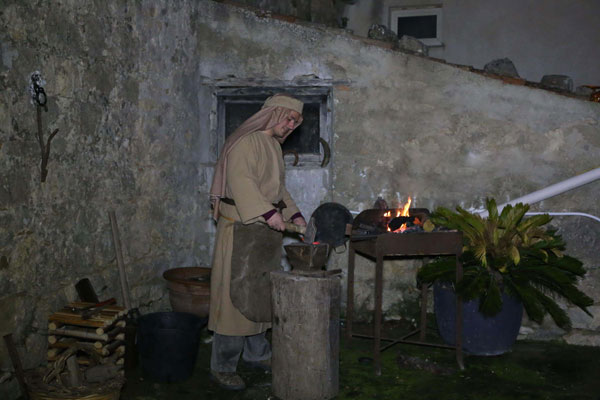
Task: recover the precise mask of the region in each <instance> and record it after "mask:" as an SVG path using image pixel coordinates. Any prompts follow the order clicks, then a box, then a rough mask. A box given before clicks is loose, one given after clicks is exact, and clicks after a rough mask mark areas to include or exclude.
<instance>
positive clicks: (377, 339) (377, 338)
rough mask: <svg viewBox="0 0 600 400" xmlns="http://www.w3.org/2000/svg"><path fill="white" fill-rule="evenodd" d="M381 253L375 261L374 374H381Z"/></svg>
mask: <svg viewBox="0 0 600 400" xmlns="http://www.w3.org/2000/svg"><path fill="white" fill-rule="evenodd" d="M382 300H383V254H381V253H380V252H379V251H378V252H377V261H376V263H375V320H374V321H373V322H374V332H373V337H374V342H373V360H374V365H375V375H377V376H379V375H381V351H380V348H381V307H382V303H383V301H382Z"/></svg>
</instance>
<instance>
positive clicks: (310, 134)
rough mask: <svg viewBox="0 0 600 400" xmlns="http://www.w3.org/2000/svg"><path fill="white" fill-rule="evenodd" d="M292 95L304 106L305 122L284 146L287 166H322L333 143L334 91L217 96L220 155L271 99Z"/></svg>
mask: <svg viewBox="0 0 600 400" xmlns="http://www.w3.org/2000/svg"><path fill="white" fill-rule="evenodd" d="M275 93H289V94H291V95H293V96H294V97H296V98H298V99H299V100H301V101H302V102H304V109H303V112H302V116H303V119H304V120H303V122H302V124H301V125H300V126H299V127H298V128H296V130H295V131H294V133H292V134H291V135H290V136H289V137H288V138H287V139H286V141H285V142H284V143H283V145H282V146H281V149H282V151H283V152H284V154H289V155H290V157H289V158H288V157H287V156H286V157H285V160H286V164H289V165H293V164H296V157H295V156H296V155H297V156H298V160H297V162H298V164H297V165H298V166H310V165H319V164H320V163H321V160H322V159H323V157H324V156H325V154H324V153H326V149H324V146H327V143H323V142H324V141H325V142H329V141H330V135H329V131H330V127H331V112H330V107H329V106H328V104H329V101H330V94H331V90H330V88H327V87H298V88H293V87H278V88H273V87H269V88H265V87H262V88H261V87H250V88H248V87H247V88H223V89H221V90H219V91H218V92H217V100H218V102H217V115H218V127H219V128H218V130H219V152H220V149H221V146H222V145H223V142H224V140H225V139H226V138H227V136H229V135H230V134H231V133H232V132H233V131H234V130H235V129H236V128H237V127H238V126H240V125H241V124H242V123H243V122H244V121H245V120H246V119H248V118H249V117H250V116H252V115H253V114H254V113H256V112H257V111H258V110H260V108H261V107H262V105H263V103H264V102H265V100H266V99H267V97H269V96H271V95H273V94H275Z"/></svg>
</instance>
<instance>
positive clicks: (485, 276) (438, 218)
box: [418, 199, 593, 329]
mask: <svg viewBox="0 0 600 400" xmlns="http://www.w3.org/2000/svg"><path fill="white" fill-rule="evenodd" d="M486 208H487V210H488V212H489V216H488V217H487V218H483V217H481V216H480V215H479V214H472V213H470V212H468V211H466V210H464V209H462V208H461V207H457V208H456V210H457V212H453V211H451V210H449V209H447V208H443V207H440V208H438V209H437V210H436V211H435V212H434V213H433V215H432V216H431V218H430V219H431V221H432V222H433V223H434V224H435V225H437V226H443V227H446V228H450V229H456V230H459V231H462V232H463V238H464V247H463V255H462V258H461V260H462V262H463V271H464V275H463V279H462V280H461V281H460V282H459V284H458V285H456V264H455V260H454V259H453V258H449V257H442V258H439V259H436V260H435V261H433V262H431V263H429V264H427V265H425V266H423V267H422V268H421V269H420V271H419V273H418V280H419V281H420V282H423V283H433V282H435V281H441V282H451V283H453V284H454V285H455V290H456V291H457V292H458V293H459V294H461V295H462V297H463V299H464V300H472V299H477V298H479V299H480V303H479V304H480V306H479V307H480V308H479V310H480V311H481V312H482V313H483V314H484V315H488V316H491V315H495V314H496V313H498V312H499V311H500V310H501V308H502V293H503V292H506V293H508V294H509V295H512V296H514V297H516V298H518V299H520V300H521V302H522V303H523V307H524V309H525V311H526V312H527V315H528V316H529V318H530V319H532V320H534V321H536V322H538V323H541V322H542V320H543V318H544V315H545V314H546V313H548V314H550V316H551V317H552V319H553V320H554V322H555V323H556V324H557V325H558V326H560V327H561V328H564V329H568V328H570V326H571V321H570V319H569V317H568V316H567V314H566V313H565V311H564V310H563V309H561V308H560V307H559V305H558V304H557V303H556V301H555V299H556V297H562V298H564V299H566V300H568V301H569V302H571V303H572V304H575V305H576V306H578V307H579V308H581V309H582V310H583V311H585V312H586V313H588V314H590V313H589V312H588V310H587V308H586V307H588V306H590V305H592V304H593V300H592V299H591V298H590V297H588V296H587V295H586V294H585V293H583V292H581V291H580V290H579V289H577V281H578V278H581V277H583V276H584V275H585V269H584V268H583V264H582V263H581V261H579V260H577V259H576V258H573V257H570V256H568V255H565V254H563V251H564V250H565V243H564V241H563V240H562V238H561V236H559V235H558V234H556V231H555V230H552V229H549V228H545V227H544V225H546V224H547V223H548V222H550V220H551V219H552V218H551V217H550V216H549V215H547V214H544V215H536V216H532V217H525V213H526V212H527V211H528V210H529V205H527V204H522V203H519V204H517V205H515V206H514V207H513V206H510V205H508V206H506V207H504V208H503V210H502V212H501V213H500V214H498V209H497V206H496V202H495V201H494V200H493V199H488V200H487V202H486ZM590 315H591V314H590Z"/></svg>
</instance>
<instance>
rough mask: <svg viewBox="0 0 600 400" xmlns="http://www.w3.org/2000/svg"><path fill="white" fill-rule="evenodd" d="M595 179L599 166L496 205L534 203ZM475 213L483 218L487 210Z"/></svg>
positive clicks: (598, 172) (500, 207)
mask: <svg viewBox="0 0 600 400" xmlns="http://www.w3.org/2000/svg"><path fill="white" fill-rule="evenodd" d="M596 179H600V168H596V169H593V170H591V171H588V172H585V173H583V174H581V175H577V176H574V177H573V178H569V179H566V180H564V181H562V182H558V183H555V184H554V185H550V186H548V187H546V188H544V189H541V190H538V191H535V192H533V193H529V194H527V195H525V196H522V197H518V198H516V199H514V200H511V201H509V202H507V203H504V204H500V205H499V206H498V211H501V210H502V209H503V208H504V206H507V205H509V204H510V205H515V204H517V203H525V204H531V203H536V202H538V201H542V200H546V199H548V198H550V197H553V196H556V195H558V194H561V193H564V192H566V191H568V190H571V189H574V188H576V187H579V186H582V185H585V184H586V183H590V182H592V181H595V180H596ZM476 213H477V214H480V215H481V216H482V217H484V218H485V217H487V216H488V212H487V210H478V211H476Z"/></svg>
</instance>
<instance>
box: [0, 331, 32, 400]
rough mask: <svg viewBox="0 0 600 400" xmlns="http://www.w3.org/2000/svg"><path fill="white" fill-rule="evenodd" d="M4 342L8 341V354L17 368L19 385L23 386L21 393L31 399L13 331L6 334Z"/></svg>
mask: <svg viewBox="0 0 600 400" xmlns="http://www.w3.org/2000/svg"><path fill="white" fill-rule="evenodd" d="M4 343H6V348H7V349H8V355H9V356H10V359H11V361H12V364H13V367H14V368H15V374H16V375H17V380H18V381H19V386H21V394H22V395H23V398H24V399H25V400H29V392H28V391H27V384H26V383H25V373H24V372H23V365H22V364H21V359H20V358H19V353H18V352H17V347H16V346H15V344H14V342H13V340H12V333H9V334H8V335H4Z"/></svg>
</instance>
